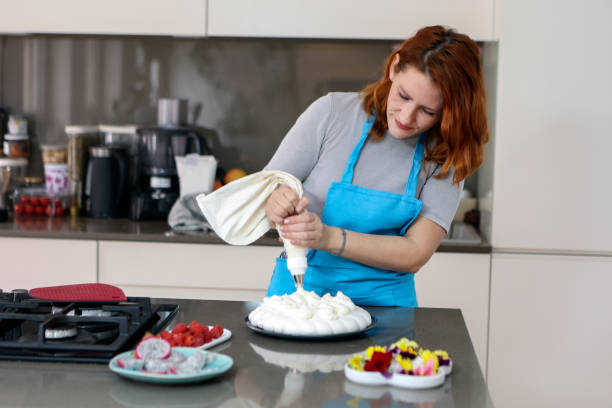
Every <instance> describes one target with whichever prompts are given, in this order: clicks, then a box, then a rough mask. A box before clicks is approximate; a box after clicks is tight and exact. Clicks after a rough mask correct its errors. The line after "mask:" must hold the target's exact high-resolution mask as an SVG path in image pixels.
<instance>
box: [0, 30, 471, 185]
mask: <svg viewBox="0 0 612 408" xmlns="http://www.w3.org/2000/svg"><path fill="white" fill-rule="evenodd" d="M0 44H1V45H0V61H2V64H1V83H0V86H1V89H0V106H2V107H5V108H8V109H9V110H10V111H11V112H14V113H22V114H25V115H26V117H27V118H28V120H29V129H30V131H29V133H30V137H31V144H32V156H31V164H30V170H29V173H30V174H31V175H42V172H43V170H42V161H41V157H40V145H41V144H53V143H59V142H65V140H66V139H65V135H64V126H65V125H67V124H100V123H108V124H137V125H147V124H148V125H151V124H155V122H156V115H157V100H158V98H160V97H171V98H184V99H188V100H189V115H188V118H189V123H190V124H192V125H196V126H199V127H203V128H207V129H210V130H211V131H210V132H208V133H209V140H208V141H209V144H210V146H211V148H212V150H213V152H214V154H215V156H217V158H218V160H219V162H220V165H221V166H223V167H224V168H226V169H228V168H232V167H241V168H243V169H245V170H246V171H247V172H254V171H258V170H260V169H261V168H262V167H263V166H264V165H265V164H266V163H267V161H268V160H269V159H270V157H271V156H272V154H273V153H274V151H275V149H276V147H277V146H278V144H279V143H280V141H281V139H282V138H283V136H284V135H285V133H286V132H287V131H288V130H289V128H290V127H291V126H292V124H293V123H294V122H295V120H296V119H297V117H298V116H299V115H300V113H301V112H302V111H303V110H304V109H305V108H306V107H307V106H308V105H309V104H310V103H312V102H313V101H314V100H315V99H316V98H318V97H320V96H322V95H325V94H326V93H327V92H330V91H358V90H360V89H361V88H362V87H363V86H364V85H366V84H368V83H370V82H372V81H374V80H376V79H377V78H378V77H379V76H380V75H381V73H382V71H383V69H384V62H385V59H386V57H387V56H388V54H389V53H390V51H391V50H392V47H393V45H394V44H395V43H394V42H391V41H350V40H296V39H243V38H240V39H224V38H215V39H211V38H206V39H181V38H167V37H89V36H3V37H0ZM466 186H468V187H470V186H471V187H470V188H471V189H472V191H474V192H476V190H477V180H476V178H475V177H474V176H472V177H471V178H470V179H468V181H467V183H466Z"/></svg>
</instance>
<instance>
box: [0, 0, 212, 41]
mask: <svg viewBox="0 0 612 408" xmlns="http://www.w3.org/2000/svg"><path fill="white" fill-rule="evenodd" d="M0 5H1V6H2V18H1V19H0V33H2V34H28V33H44V34H111V35H124V34H128V35H172V36H189V37H200V36H205V35H206V0H174V1H160V0H153V1H151V0H127V1H126V0H105V1H83V0H54V1H48V0H21V1H15V0H0Z"/></svg>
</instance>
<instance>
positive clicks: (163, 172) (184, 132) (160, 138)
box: [129, 99, 209, 220]
mask: <svg viewBox="0 0 612 408" xmlns="http://www.w3.org/2000/svg"><path fill="white" fill-rule="evenodd" d="M172 101H176V103H172ZM183 105H184V100H178V99H162V100H160V103H159V110H158V126H156V127H148V128H139V129H138V131H137V134H138V136H137V139H138V142H137V144H138V154H137V165H136V168H137V177H136V184H135V186H133V189H132V191H134V193H133V195H132V197H131V200H130V214H129V217H130V219H132V220H148V219H166V218H167V216H168V213H169V212H170V209H171V208H172V205H173V204H174V202H175V201H176V200H177V199H178V198H179V195H180V189H179V179H178V174H177V170H176V162H175V159H174V157H175V156H185V155H187V154H190V153H197V154H200V155H203V154H209V149H208V146H207V144H206V140H205V139H204V137H203V136H202V134H201V133H199V132H198V131H197V130H196V129H195V128H192V127H189V126H184V125H181V121H180V117H181V115H182V114H183V112H182V111H181V109H180V107H181V106H183Z"/></svg>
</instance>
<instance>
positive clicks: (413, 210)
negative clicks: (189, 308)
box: [266, 26, 488, 307]
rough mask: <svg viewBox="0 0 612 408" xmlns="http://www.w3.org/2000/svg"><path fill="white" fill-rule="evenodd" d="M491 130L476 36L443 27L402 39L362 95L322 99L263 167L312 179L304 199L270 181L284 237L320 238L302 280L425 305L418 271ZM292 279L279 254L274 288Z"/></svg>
mask: <svg viewBox="0 0 612 408" xmlns="http://www.w3.org/2000/svg"><path fill="white" fill-rule="evenodd" d="M487 140H488V129H487V119H486V97H485V89H484V82H483V78H482V68H481V65H480V59H479V50H478V47H477V45H476V44H475V43H474V41H472V40H471V39H470V38H469V37H467V36H465V35H463V34H458V33H456V32H455V31H453V30H449V29H446V28H444V27H441V26H435V27H426V28H423V29H421V30H420V31H418V32H417V34H416V35H415V36H414V37H412V38H409V39H408V40H406V41H404V42H403V43H402V44H401V46H400V47H399V48H398V49H396V50H394V51H393V53H392V54H391V55H390V56H389V58H388V59H387V63H386V68H385V72H384V75H383V76H382V77H381V78H380V79H379V80H378V81H377V82H375V83H373V84H371V85H369V86H367V87H366V88H365V89H364V90H362V91H361V92H360V93H359V94H358V93H331V94H328V95H326V96H324V97H322V98H320V99H318V100H317V101H315V102H314V103H313V104H312V105H311V106H310V107H309V108H308V109H307V110H306V111H305V112H304V113H303V114H302V115H301V116H300V117H299V118H298V120H297V122H296V123H295V125H294V126H293V127H292V129H291V130H290V131H289V133H288V134H287V135H286V136H285V138H284V139H283V141H282V143H281V144H280V146H279V148H278V150H277V152H276V153H275V155H274V157H273V158H272V160H271V161H270V163H268V165H267V166H266V169H267V170H283V171H286V172H288V173H291V174H293V175H294V176H296V177H297V178H299V179H300V180H302V183H303V186H304V196H303V197H302V198H301V199H300V198H299V197H298V196H297V195H296V193H295V192H294V191H293V190H292V189H290V188H288V187H285V186H282V187H280V188H278V189H277V190H276V191H274V193H272V194H271V195H270V197H269V199H268V201H267V204H266V215H267V216H268V218H269V219H270V221H271V222H273V223H275V224H279V225H281V227H280V230H281V236H282V239H287V240H290V241H291V243H293V244H295V245H301V246H307V247H309V248H311V249H312V250H311V251H310V252H309V254H308V270H307V272H306V276H305V284H304V287H305V289H306V290H314V291H316V292H317V293H319V294H320V295H322V294H324V293H327V292H330V293H332V294H335V293H336V291H338V290H341V291H342V292H343V293H345V294H346V295H348V296H349V297H351V299H353V301H354V302H355V303H357V304H360V305H369V306H409V307H414V306H417V299H416V294H415V290H414V273H416V272H417V271H418V270H419V269H420V268H421V267H422V266H423V265H424V264H425V263H426V262H427V261H428V260H429V258H430V257H431V256H432V255H433V253H434V252H435V250H436V248H437V247H438V245H439V244H440V242H441V240H442V238H443V237H444V235H445V233H446V232H447V231H448V228H449V226H450V223H451V221H452V219H453V216H454V214H455V211H456V210H457V205H458V202H459V194H460V192H461V189H462V188H463V181H464V179H465V178H466V177H467V176H469V175H470V174H471V173H473V172H474V171H475V170H476V169H477V168H478V166H479V165H480V164H481V163H482V160H483V145H484V144H485V143H486V142H487ZM294 290H295V287H294V284H293V280H292V278H291V275H290V274H289V272H288V270H287V267H286V262H285V260H284V259H282V258H279V259H277V264H276V267H275V270H274V274H273V276H272V279H271V282H270V286H269V288H268V296H270V295H273V294H284V293H290V292H292V291H294Z"/></svg>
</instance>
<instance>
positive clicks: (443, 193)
mask: <svg viewBox="0 0 612 408" xmlns="http://www.w3.org/2000/svg"><path fill="white" fill-rule="evenodd" d="M366 119H367V117H366V113H365V112H364V110H363V108H362V106H361V99H360V98H359V94H358V93H329V94H327V95H326V96H323V97H321V98H319V99H317V100H316V101H315V102H314V103H312V105H310V106H309V107H308V108H307V109H306V110H305V111H304V112H303V113H302V114H301V115H300V117H299V118H298V119H297V121H296V123H295V124H294V125H293V127H292V128H291V129H290V130H289V132H288V133H287V135H286V136H285V138H284V139H283V141H282V142H281V144H280V146H279V147H278V149H277V151H276V153H275V154H274V156H273V157H272V159H271V160H270V162H269V163H268V164H267V165H266V166H265V170H283V171H286V172H288V173H290V174H293V175H294V176H295V177H297V178H298V179H300V180H301V181H302V184H303V187H304V194H305V195H306V197H307V198H308V200H309V202H310V204H309V206H308V210H309V211H312V212H315V213H317V214H318V215H319V216H322V214H323V207H324V205H325V198H326V197H327V191H328V190H329V187H330V185H331V183H332V182H334V181H340V179H341V178H342V174H343V172H344V169H345V167H346V164H347V161H348V158H349V155H350V154H351V152H352V150H353V149H354V147H355V145H356V144H357V142H359V140H360V138H361V133H362V128H363V125H364V123H365V121H366ZM417 141H418V137H417V136H413V137H409V138H407V139H396V138H394V137H392V136H391V135H390V134H389V132H387V134H386V135H385V136H384V137H383V138H382V140H379V141H373V140H368V141H366V143H365V145H364V147H363V149H362V151H361V155H360V157H359V160H358V161H357V164H356V165H355V172H354V176H353V184H355V185H358V186H361V187H364V188H370V189H374V190H382V191H388V192H391V193H397V194H404V190H405V188H406V183H407V181H408V175H409V174H410V168H411V166H412V158H413V156H414V150H415V147H416V144H417ZM438 172H439V166H438V165H436V164H435V163H431V162H426V163H425V164H424V166H423V167H422V168H421V171H420V173H419V177H418V185H417V198H419V199H420V200H421V201H422V202H423V208H422V210H421V213H420V214H419V215H421V216H423V217H426V218H428V219H430V220H432V221H434V222H436V223H437V224H439V225H440V226H442V227H443V228H444V229H445V230H446V231H448V229H449V227H450V224H451V221H452V220H453V217H454V215H455V211H457V206H458V204H459V194H460V192H461V189H462V188H463V182H461V183H459V185H453V184H452V180H453V171H450V172H449V173H448V174H447V175H446V176H445V177H444V178H442V179H437V178H435V177H434V176H435V175H436V174H438Z"/></svg>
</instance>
